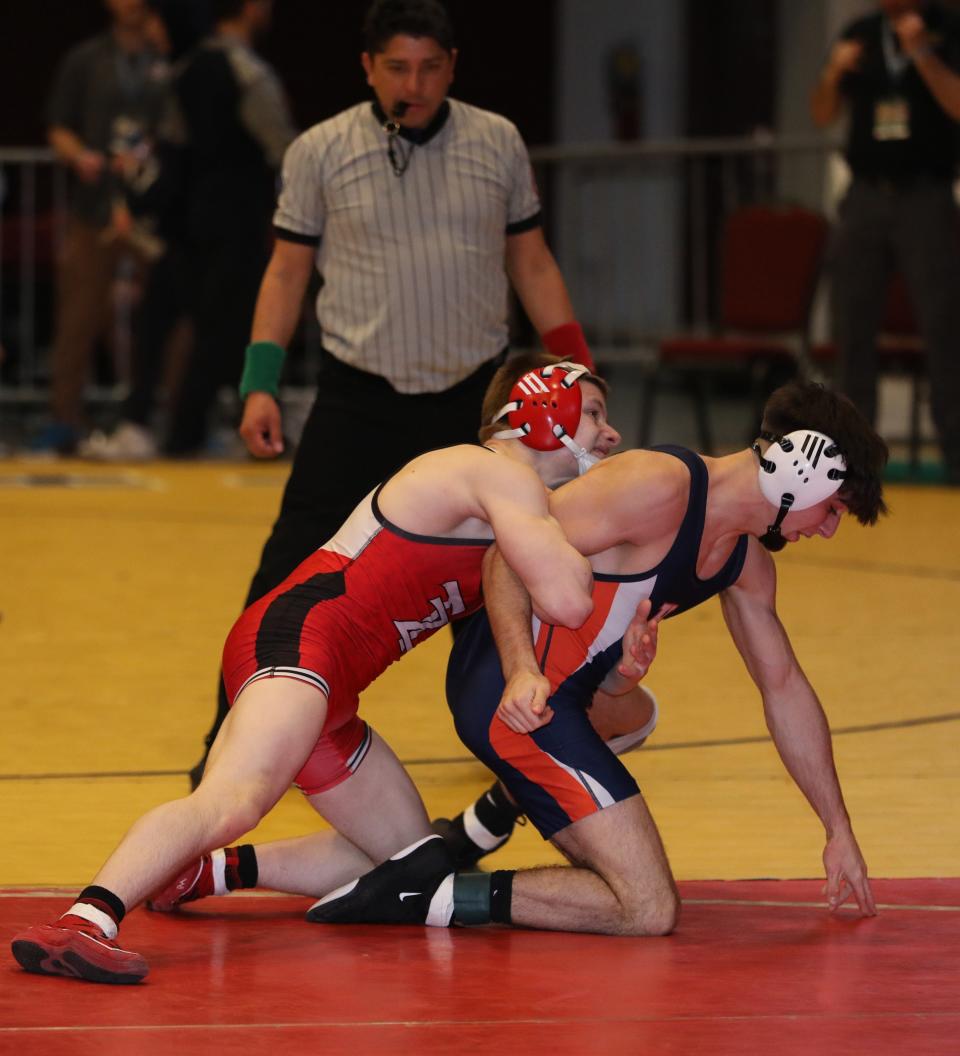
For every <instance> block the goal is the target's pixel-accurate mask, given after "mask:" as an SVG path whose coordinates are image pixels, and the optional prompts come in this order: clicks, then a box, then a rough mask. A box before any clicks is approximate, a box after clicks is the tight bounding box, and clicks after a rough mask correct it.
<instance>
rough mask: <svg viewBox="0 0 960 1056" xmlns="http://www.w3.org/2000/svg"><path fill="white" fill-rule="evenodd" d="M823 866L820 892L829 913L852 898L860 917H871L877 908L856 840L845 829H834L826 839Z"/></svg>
mask: <svg viewBox="0 0 960 1056" xmlns="http://www.w3.org/2000/svg"><path fill="white" fill-rule="evenodd" d="M823 866H824V868H825V869H826V871H827V882H826V884H824V887H823V891H824V894H825V895H826V896H827V902H828V904H829V906H830V912H831V913H835V912H836V911H837V910H838V909H839V908H840V907H841V906H842V905H843V904H844V902H846V901H847V900H848V899H850V898H853V899H854V900H855V901H856V903H857V906H858V908H859V909H860V915H861V916H862V917H875V916H876V915H877V907H876V904H875V903H874V901H873V892H872V891H871V890H870V881H869V880H868V879H867V863H866V862H865V861H864V860H863V855H862V854H861V853H860V848H859V847H858V846H857V841H856V839H855V838H854V835H853V833H852V832H851V831H850V829H849V828H847V829H844V830H842V831H841V832H836V833H834V834H833V836H831V837H830V839H829V840H827V846H826V847H825V848H824V851H823Z"/></svg>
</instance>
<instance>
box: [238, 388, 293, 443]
mask: <svg viewBox="0 0 960 1056" xmlns="http://www.w3.org/2000/svg"><path fill="white" fill-rule="evenodd" d="M240 435H241V436H242V437H243V442H244V443H245V444H246V445H247V450H248V451H249V452H250V454H251V455H254V456H255V457H256V458H273V457H274V456H275V455H279V454H282V453H283V431H282V429H281V424H280V405H279V404H278V403H277V401H276V400H275V399H274V398H273V397H272V396H271V395H270V393H269V392H251V393H250V395H249V396H248V397H247V399H246V401H245V402H244V405H243V421H241V423H240Z"/></svg>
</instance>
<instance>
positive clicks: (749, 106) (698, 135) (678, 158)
mask: <svg viewBox="0 0 960 1056" xmlns="http://www.w3.org/2000/svg"><path fill="white" fill-rule="evenodd" d="M443 6H444V7H445V9H446V10H447V11H448V12H449V15H450V17H451V20H452V23H453V25H454V27H455V32H456V45H457V47H458V55H457V65H456V75H455V80H454V82H453V85H452V87H451V89H450V95H451V97H452V98H454V99H458V100H462V101H463V102H465V103H470V104H473V105H474V106H478V107H482V108H484V109H488V110H491V111H494V112H495V113H497V114H501V115H503V116H504V117H506V118H508V119H509V120H510V121H511V122H512V123H513V124H514V125H516V126H517V128H518V129H519V131H520V133H521V135H522V137H523V140H524V141H525V143H526V144H527V146H528V148H529V151H530V156H531V159H532V162H533V167H534V173H535V178H536V185H537V189H538V191H539V197H540V200H541V202H542V208H543V213H542V224H543V230H544V233H545V236H546V241H547V243H548V244H549V245H550V247H551V248H552V250H553V254H554V256H555V257H556V259H557V262H558V264H559V266H560V270H561V272H562V274H563V278H564V280H565V283H566V287H567V289H568V290H569V295H570V301H571V303H572V305H573V310H574V312H575V315H576V318H577V320H579V322H580V324H581V325H582V327H583V330H584V332H585V335H586V338H587V342H588V344H589V345H590V348H591V350H592V354H593V357H594V359H595V360H596V362H597V364H598V365H599V367H600V369H601V371H602V372H603V373H604V374H606V375H608V376H609V377H610V378H612V379H613V382H614V400H613V404H612V408H613V417H614V420H615V421H616V422H617V424H618V426H620V427H621V428H622V429H623V431H624V433H625V437H626V440H627V442H628V443H631V442H639V443H649V442H659V441H664V440H671V441H675V442H682V443H684V442H685V443H690V444H691V445H692V446H696V447H698V448H699V449H700V450H705V451H718V452H719V451H720V450H723V449H729V448H732V447H738V446H741V445H742V443H743V442H744V440H745V439H746V438H747V437H748V436H752V435H753V432H754V431H755V428H756V420H755V418H756V415H755V412H756V409H757V408H758V407H759V406H760V404H761V403H762V400H763V397H764V396H765V394H766V393H767V392H769V391H770V390H771V388H772V387H774V386H775V385H776V384H778V383H779V382H780V381H782V380H783V379H784V378H786V377H788V376H790V375H792V374H794V373H796V372H801V373H804V374H806V375H808V376H812V377H816V378H820V379H822V380H824V381H825V382H826V383H827V384H830V385H834V386H837V387H838V388H841V389H842V390H843V391H845V392H847V393H848V394H849V395H850V396H851V397H852V398H853V399H854V400H855V401H856V402H857V403H858V404H859V405H860V406H862V407H863V408H864V409H865V410H866V411H867V413H868V414H870V415H872V416H874V417H875V418H876V420H877V421H878V424H879V426H880V429H881V432H883V433H884V435H885V436H886V437H887V439H888V440H889V441H890V442H891V444H892V446H893V451H894V462H893V464H892V472H894V473H899V474H901V475H902V476H904V477H906V478H908V479H917V480H921V479H924V480H936V481H944V482H947V483H952V484H956V483H957V482H958V481H960V418H958V409H960V391H958V390H960V362H958V352H960V349H958V339H960V238H958V234H960V226H958V223H957V216H956V205H955V197H954V181H955V178H956V169H955V162H956V148H957V129H958V127H960V28H958V26H960V12H958V5H957V4H954V3H950V2H946V0H944V2H937V3H934V2H929V3H928V2H924V0H805V2H804V3H803V4H797V3H795V2H794V0H676V2H673V0H671V2H667V0H589V2H588V0H524V3H522V4H517V3H507V2H505V0H487V2H485V3H484V4H482V5H481V4H476V3H471V2H469V0H448V2H447V3H445V4H444V5H443ZM366 7H367V4H366V3H364V2H360V0H329V2H324V3H310V2H306V0H274V2H272V3H271V2H270V0H103V2H101V0H72V2H71V3H70V4H69V5H64V6H63V7H62V9H60V10H58V13H57V17H56V19H55V20H54V19H51V18H50V16H49V12H47V11H45V10H44V9H43V8H42V7H41V6H40V5H26V4H22V3H18V4H13V5H10V6H9V9H8V10H7V11H6V12H5V13H4V15H3V16H2V19H3V24H4V32H3V33H2V35H0V84H2V89H3V93H4V97H5V99H6V100H7V105H6V106H5V107H4V116H3V120H2V124H0V357H2V360H0V445H2V446H0V450H2V452H3V453H5V454H26V453H31V454H35V455H37V454H43V455H46V456H49V457H65V456H69V457H74V456H77V457H82V458H85V459H89V460H96V461H131V460H136V461H143V460H149V459H153V458H158V457H178V458H185V457H246V453H245V450H244V448H243V445H242V444H241V443H240V442H239V441H238V440H237V439H236V431H235V430H236V425H237V423H238V421H239V417H240V413H241V410H242V407H241V401H240V398H239V396H238V394H237V385H238V382H239V380H240V376H241V372H242V370H243V364H244V347H245V345H246V343H247V341H248V340H249V339H250V332H251V323H252V319H253V314H254V307H255V304H256V301H257V296H258V290H259V288H260V283H261V279H262V276H263V273H264V268H265V267H266V265H267V262H268V260H269V259H270V254H271V247H272V244H273V233H272V220H273V215H274V209H275V206H276V200H277V190H278V181H279V175H280V172H281V169H282V165H283V159H284V156H285V152H286V151H287V148H288V147H289V145H290V144H291V142H292V141H293V140H294V138H295V137H296V136H297V134H298V133H299V132H301V131H303V130H305V129H308V128H310V127H311V126H313V125H314V124H316V123H317V122H321V121H325V120H327V119H329V118H331V117H333V116H334V115H336V114H338V113H340V112H341V111H343V110H345V109H346V108H348V107H350V106H353V105H355V104H357V103H358V102H361V101H363V100H368V99H372V98H373V93H372V92H371V88H370V87H369V86H368V83H367V79H366V77H365V74H364V70H363V68H362V66H361V63H360V55H361V53H362V52H363V51H364V48H365V43H364V37H363V33H362V25H363V17H364V12H365V9H366ZM508 270H509V269H508ZM511 279H513V276H512V275H511ZM322 282H323V276H322V274H319V275H315V276H313V278H312V279H311V283H310V290H309V291H308V296H307V297H306V298H305V299H304V306H303V310H302V318H301V319H300V323H299V325H298V326H297V328H296V331H295V333H294V335H293V336H292V338H291V340H290V342H289V349H288V358H287V363H286V366H285V368H284V373H283V378H282V386H281V390H280V398H281V403H282V404H283V406H284V409H285V417H284V429H285V432H286V434H287V437H288V439H291V440H295V439H296V437H297V435H298V429H299V428H300V426H301V424H302V421H303V418H304V417H305V414H306V409H307V407H308V406H309V404H310V402H311V400H312V398H313V391H314V389H315V387H316V386H317V384H318V382H319V383H320V384H322V376H323V372H324V370H325V369H326V370H329V369H336V364H334V365H333V368H331V364H330V363H329V360H328V359H327V360H325V347H326V344H329V341H328V340H327V335H326V334H325V331H324V320H323V318H322V317H321V318H320V319H319V320H318V319H317V317H316V315H315V314H314V312H313V311H312V310H311V306H310V302H311V300H312V297H311V296H310V295H309V294H311V293H312V294H315V293H316V292H317V289H318V288H319V286H320V285H321V283H322ZM514 287H515V288H516V287H517V284H516V282H514ZM521 302H523V303H521ZM525 308H527V309H528V310H526V311H525V310H524V309H525ZM530 314H531V313H530V311H529V306H528V305H527V304H526V300H525V298H523V297H522V296H521V298H520V300H519V301H518V300H516V299H514V300H513V301H512V302H511V309H510V347H511V348H524V347H531V346H533V345H535V344H536V343H537V340H538V338H537V335H538V333H539V334H542V333H543V332H544V330H545V327H544V326H543V325H541V324H540V321H539V320H536V319H531V318H530ZM321 315H322V313H321ZM561 321H562V320H561ZM326 351H329V349H326ZM334 358H335V357H334ZM388 380H389V378H388ZM289 446H290V445H288V449H289Z"/></svg>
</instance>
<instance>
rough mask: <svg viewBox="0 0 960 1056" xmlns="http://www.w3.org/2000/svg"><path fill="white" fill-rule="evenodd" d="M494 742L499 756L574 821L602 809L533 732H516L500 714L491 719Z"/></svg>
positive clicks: (491, 732) (491, 735) (491, 738)
mask: <svg viewBox="0 0 960 1056" xmlns="http://www.w3.org/2000/svg"><path fill="white" fill-rule="evenodd" d="M489 733H490V744H491V746H492V747H493V750H494V751H495V752H496V753H497V755H498V756H499V757H500V758H501V759H503V760H504V761H505V762H508V763H509V764H510V765H511V766H512V767H515V768H516V769H517V770H519V771H520V773H521V774H523V776H524V777H525V778H527V779H528V780H529V781H532V782H533V784H535V785H537V786H538V787H539V788H542V789H543V790H544V791H545V792H548V793H549V794H550V795H551V796H553V798H554V799H555V800H556V801H557V803H559V804H560V808H561V809H562V810H563V812H564V813H565V814H566V815H567V816H568V817H569V818H570V820H571V821H579V820H580V818H585V817H587V816H588V815H590V814H595V813H596V812H597V810H598V809H599V808H598V806H597V802H596V800H595V799H594V798H593V796H592V795H591V794H590V793H589V792H588V791H587V790H586V788H584V786H583V785H582V784H581V783H580V782H579V781H578V780H577V779H576V778H575V777H574V776H573V774H571V773H570V772H569V771H567V770H564V768H563V767H562V766H560V764H559V763H558V762H557V761H556V760H555V759H553V757H552V756H550V755H548V754H547V753H546V752H545V751H544V750H543V749H542V748H540V747H539V746H538V745H537V743H536V741H534V739H533V738H532V737H531V736H530V734H529V733H514V731H513V730H511V729H510V727H509V726H507V724H506V723H505V722H503V721H502V720H501V719H500V718H499V716H497V715H494V716H493V719H492V721H491V722H490V731H489Z"/></svg>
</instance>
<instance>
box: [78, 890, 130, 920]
mask: <svg viewBox="0 0 960 1056" xmlns="http://www.w3.org/2000/svg"><path fill="white" fill-rule="evenodd" d="M77 901H78V902H83V903H85V904H86V905H88V906H93V907H94V909H99V910H100V912H101V913H106V914H107V916H108V917H110V919H111V920H112V921H113V922H114V923H115V924H117V925H119V924H120V923H121V922H122V920H123V918H124V917H125V916H126V915H127V907H126V906H125V905H124V904H123V900H122V899H120V898H119V897H118V896H117V895H115V894H114V893H113V892H112V891H109V890H108V889H107V888H105V887H98V886H97V885H96V884H91V885H90V886H89V887H85V888H84V889H83V890H82V891H81V892H80V894H79V895H77Z"/></svg>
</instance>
